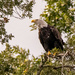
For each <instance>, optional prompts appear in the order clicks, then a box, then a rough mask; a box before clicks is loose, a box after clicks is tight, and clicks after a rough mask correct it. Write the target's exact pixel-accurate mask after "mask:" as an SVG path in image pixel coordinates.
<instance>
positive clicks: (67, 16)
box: [0, 0, 75, 75]
mask: <svg viewBox="0 0 75 75" xmlns="http://www.w3.org/2000/svg"><path fill="white" fill-rule="evenodd" d="M45 1H46V2H47V5H46V6H45V9H44V11H43V12H42V14H41V13H40V18H42V19H43V20H45V21H46V22H47V23H48V24H49V25H53V26H55V27H56V28H57V29H58V30H59V31H60V32H61V33H65V34H67V36H65V37H66V38H67V41H66V42H65V45H64V51H60V50H58V49H56V48H54V49H53V50H52V51H51V53H54V52H56V55H55V56H50V57H49V56H48V55H47V53H44V54H41V55H40V56H39V57H36V58H35V57H34V56H32V59H29V55H30V52H29V50H27V51H26V50H25V49H23V48H19V46H13V47H11V46H10V45H9V44H8V43H7V42H8V41H9V39H10V40H11V39H12V37H14V36H13V35H12V34H9V35H8V34H7V32H6V29H5V24H6V23H8V22H9V17H11V16H13V17H15V18H17V19H23V18H26V17H29V18H31V17H32V7H33V5H34V4H35V2H34V1H30V0H1V1H0V16H1V17H0V42H1V43H2V44H3V43H6V48H5V50H3V51H1V53H0V74H1V75H75V1H74V0H45ZM14 13H16V16H15V14H14ZM31 27H32V28H33V29H32V30H34V29H36V26H35V25H31Z"/></svg>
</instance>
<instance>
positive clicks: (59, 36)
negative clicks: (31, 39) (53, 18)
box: [50, 26, 64, 47]
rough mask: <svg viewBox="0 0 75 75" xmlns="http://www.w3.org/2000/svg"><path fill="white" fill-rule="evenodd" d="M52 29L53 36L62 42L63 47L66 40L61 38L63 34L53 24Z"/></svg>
mask: <svg viewBox="0 0 75 75" xmlns="http://www.w3.org/2000/svg"><path fill="white" fill-rule="evenodd" d="M50 30H51V32H52V34H53V36H54V37H55V38H56V40H57V41H58V42H59V43H60V45H61V47H63V44H64V42H63V40H62V38H61V34H60V32H59V31H58V29H57V28H55V27H54V26H52V27H50Z"/></svg>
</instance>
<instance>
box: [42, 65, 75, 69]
mask: <svg viewBox="0 0 75 75" xmlns="http://www.w3.org/2000/svg"><path fill="white" fill-rule="evenodd" d="M47 67H49V68H53V69H59V68H62V66H57V67H56V66H50V65H44V66H43V68H47ZM63 67H64V68H71V69H74V68H75V65H74V66H70V65H64V66H63Z"/></svg>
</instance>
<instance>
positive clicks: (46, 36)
mask: <svg viewBox="0 0 75 75" xmlns="http://www.w3.org/2000/svg"><path fill="white" fill-rule="evenodd" d="M39 39H40V42H41V44H42V46H43V47H44V49H45V51H46V52H48V51H50V50H52V49H53V48H55V47H56V48H59V49H62V50H63V44H64V42H63V40H62V38H61V35H60V33H59V31H58V30H57V29H56V28H55V27H54V26H49V25H48V26H47V27H43V28H41V29H39Z"/></svg>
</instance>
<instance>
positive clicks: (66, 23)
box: [41, 0, 75, 33]
mask: <svg viewBox="0 0 75 75" xmlns="http://www.w3.org/2000/svg"><path fill="white" fill-rule="evenodd" d="M45 1H46V2H47V6H46V7H45V9H44V12H43V13H42V14H41V17H42V18H43V19H44V20H45V21H46V22H47V23H48V24H49V25H53V26H56V27H57V29H58V30H59V31H60V32H63V31H64V32H66V33H69V32H71V31H70V27H71V26H72V25H73V22H74V16H73V15H74V11H75V9H73V3H72V1H71V0H45Z"/></svg>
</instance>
